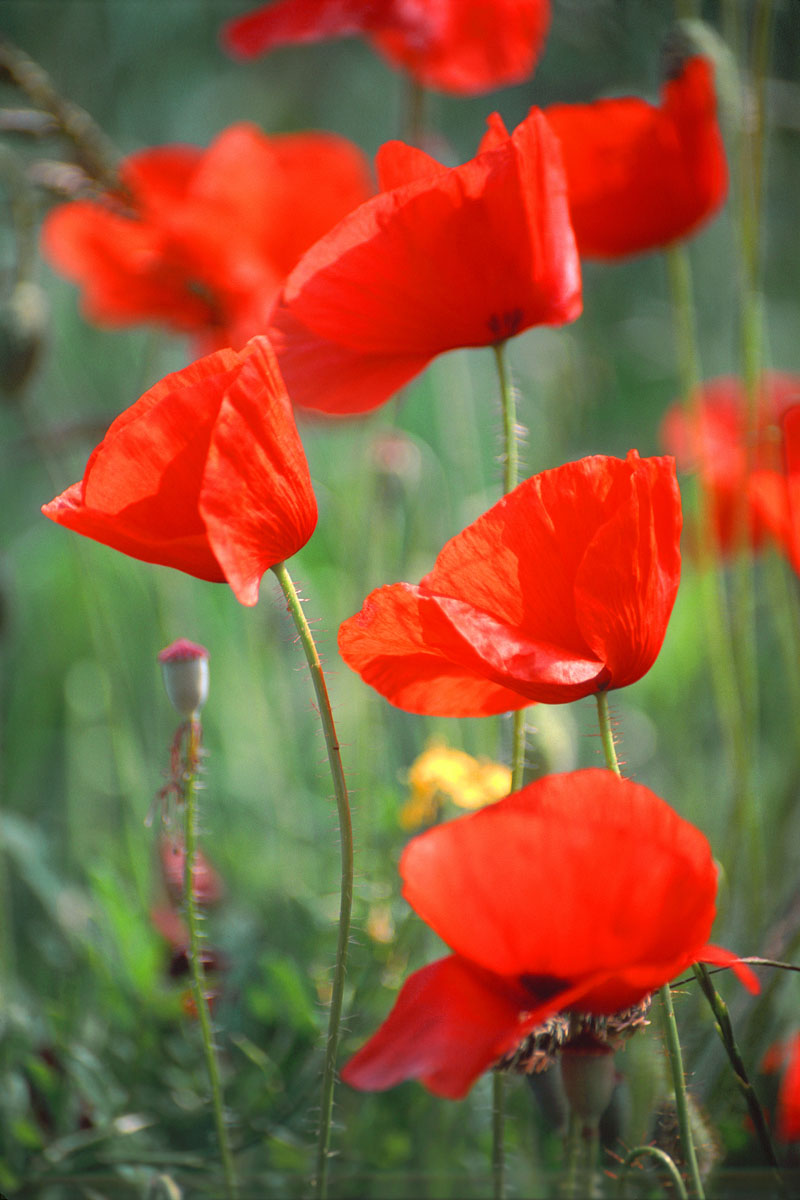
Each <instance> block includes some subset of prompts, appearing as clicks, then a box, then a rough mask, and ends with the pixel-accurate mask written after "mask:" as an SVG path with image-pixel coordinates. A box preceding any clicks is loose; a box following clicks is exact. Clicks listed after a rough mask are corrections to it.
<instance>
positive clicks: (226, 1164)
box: [183, 717, 238, 1200]
mask: <svg viewBox="0 0 800 1200" xmlns="http://www.w3.org/2000/svg"><path fill="white" fill-rule="evenodd" d="M199 760H200V722H199V720H197V719H196V717H192V718H191V720H190V721H189V729H188V745H187V750H186V762H185V771H184V790H183V809H184V833H183V852H184V858H183V895H184V908H185V913H186V924H187V926H188V928H189V966H190V969H191V980H192V996H193V998H194V1004H195V1009H196V1010H197V1019H198V1021H199V1022H200V1034H201V1037H202V1040H203V1053H204V1055H205V1060H206V1070H207V1071H208V1081H209V1084H210V1085H211V1100H212V1104H213V1107H214V1122H215V1124H216V1127H217V1140H218V1142H219V1152H220V1158H221V1159H222V1169H223V1172H224V1174H225V1194H226V1196H227V1197H228V1200H234V1198H235V1197H236V1196H237V1195H238V1188H237V1184H236V1173H235V1171H234V1166H233V1158H232V1156H231V1149H230V1144H229V1142H228V1130H227V1127H226V1125H225V1110H224V1108H223V1105H222V1085H221V1083H220V1075H219V1065H218V1063H217V1054H216V1049H215V1046H214V1033H213V1030H212V1028H211V1013H210V1011H209V1007H208V1001H207V1000H206V994H205V990H204V988H203V963H202V958H201V953H200V930H199V922H198V914H197V902H196V900H195V894H194V861H195V856H196V854H197V767H198V763H199Z"/></svg>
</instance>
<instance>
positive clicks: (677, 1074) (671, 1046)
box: [658, 983, 705, 1200]
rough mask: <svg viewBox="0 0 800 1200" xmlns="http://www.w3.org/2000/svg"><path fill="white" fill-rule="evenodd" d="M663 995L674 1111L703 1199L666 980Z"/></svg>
mask: <svg viewBox="0 0 800 1200" xmlns="http://www.w3.org/2000/svg"><path fill="white" fill-rule="evenodd" d="M658 994H659V996H660V998H661V1029H662V1032H663V1034H664V1041H665V1042H666V1045H667V1056H668V1058H669V1065H670V1070H671V1071H672V1088H673V1091H674V1092H675V1112H676V1115H677V1118H678V1128H679V1129H680V1134H681V1145H682V1146H683V1153H684V1155H685V1157H686V1166H687V1168H688V1171H689V1178H690V1180H691V1183H692V1190H693V1192H694V1194H695V1196H697V1197H698V1198H699V1200H703V1197H704V1196H705V1192H704V1191H703V1181H702V1179H701V1178H700V1167H699V1166H698V1163H697V1154H696V1153H695V1148H694V1138H693V1137H692V1128H691V1125H690V1123H689V1105H688V1103H687V1099H686V1079H685V1076H684V1073H683V1055H682V1053H681V1041H680V1038H679V1037H678V1022H677V1021H676V1020H675V1009H674V1008H673V1007H672V992H671V991H670V989H669V984H668V983H665V984H664V986H663V987H662V988H659V992H658Z"/></svg>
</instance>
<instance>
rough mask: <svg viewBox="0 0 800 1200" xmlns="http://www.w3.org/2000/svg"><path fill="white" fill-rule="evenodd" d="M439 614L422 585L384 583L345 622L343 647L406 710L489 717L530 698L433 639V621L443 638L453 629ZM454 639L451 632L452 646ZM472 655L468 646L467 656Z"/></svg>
mask: <svg viewBox="0 0 800 1200" xmlns="http://www.w3.org/2000/svg"><path fill="white" fill-rule="evenodd" d="M423 601H426V602H427V603H426V606H425V607H424V608H423V603H422V602H423ZM426 614H427V628H426V621H425V616H426ZM436 618H437V611H436V609H435V606H433V605H432V604H431V603H430V600H429V598H427V597H420V593H419V589H418V588H413V587H411V586H410V585H409V584H405V583H398V584H393V585H391V586H389V587H384V588H380V589H379V590H378V591H377V592H373V593H372V595H371V596H369V597H368V598H367V600H366V601H365V603H364V607H363V608H362V610H361V612H359V613H357V614H356V615H355V616H354V617H351V618H350V619H349V620H347V621H345V622H344V623H343V624H342V625H341V627H340V629H339V650H340V652H341V655H342V657H343V658H344V660H345V662H346V663H348V665H349V666H351V667H352V668H353V670H355V671H358V673H359V674H360V675H361V677H362V678H363V679H364V681H365V682H366V683H369V684H370V685H371V686H372V687H374V688H375V689H376V691H378V692H380V693H381V695H383V696H385V697H386V698H387V699H388V700H389V701H390V702H391V703H392V704H395V705H397V706H398V707H399V708H403V709H405V710H406V711H407V712H421V713H438V714H441V715H447V716H490V715H492V714H494V713H500V712H508V711H510V710H512V709H516V708H523V707H524V706H525V705H526V704H528V703H530V701H529V699H527V698H525V697H524V696H520V695H519V694H518V693H515V692H512V691H509V690H508V689H507V688H505V687H503V686H502V685H499V684H497V683H495V682H493V681H492V680H490V679H487V678H486V676H485V674H484V672H483V670H480V669H479V670H478V671H476V670H474V669H470V667H469V666H468V665H467V664H466V661H464V662H459V661H454V660H453V659H452V658H451V657H450V656H449V655H448V654H447V653H446V652H445V651H444V650H443V649H440V648H439V646H438V645H437V644H436V642H435V641H433V642H432V641H431V640H429V639H430V633H431V625H432V624H434V623H437V625H438V628H439V631H440V632H441V634H442V640H445V639H446V637H447V635H448V633H449V632H451V630H450V628H449V626H448V625H447V624H446V623H445V622H443V621H442V620H441V619H440V620H439V621H438V622H436ZM453 641H454V637H452V636H451V637H450V643H451V645H452V643H453ZM460 644H463V643H460ZM467 657H468V655H467V653H466V651H465V653H464V654H463V658H464V660H466V659H467Z"/></svg>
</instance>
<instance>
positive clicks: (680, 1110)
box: [596, 692, 704, 1200]
mask: <svg viewBox="0 0 800 1200" xmlns="http://www.w3.org/2000/svg"><path fill="white" fill-rule="evenodd" d="M596 699H597V719H598V723H599V726H600V737H601V739H602V742H603V752H604V754H605V758H606V766H607V767H608V769H609V770H610V771H613V772H614V774H615V775H617V776H619V777H620V778H622V772H621V771H620V769H619V761H618V759H617V751H616V747H615V745H614V733H613V730H612V728H611V718H610V716H609V712H608V694H607V693H606V692H597V693H596ZM659 996H660V997H661V1012H662V1027H663V1031H664V1040H665V1042H666V1045H667V1052H668V1057H669V1065H670V1070H671V1072H672V1086H673V1090H674V1092H675V1111H676V1114H677V1117H678V1128H679V1129H680V1135H681V1144H682V1146H683V1152H684V1154H685V1156H686V1165H687V1167H688V1169H689V1175H690V1178H691V1180H692V1187H693V1189H694V1193H695V1195H696V1196H697V1197H699V1198H700V1200H703V1196H704V1192H703V1182H702V1180H701V1178H700V1169H699V1167H698V1165H697V1155H696V1153H695V1149H694V1140H693V1138H692V1129H691V1125H690V1123H689V1106H688V1103H687V1100H686V1080H685V1078H684V1074H683V1055H682V1054H681V1043H680V1038H679V1037H678V1023H677V1021H676V1020H675V1010H674V1009H673V1007H672V993H671V992H670V990H669V984H668V983H665V984H664V986H663V987H662V988H660V989H659Z"/></svg>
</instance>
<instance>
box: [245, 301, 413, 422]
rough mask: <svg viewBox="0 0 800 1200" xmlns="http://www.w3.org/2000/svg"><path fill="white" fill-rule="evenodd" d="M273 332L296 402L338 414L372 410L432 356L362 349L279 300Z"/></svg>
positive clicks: (282, 369)
mask: <svg viewBox="0 0 800 1200" xmlns="http://www.w3.org/2000/svg"><path fill="white" fill-rule="evenodd" d="M267 336H268V337H269V340H270V343H271V344H272V346H273V348H274V350H275V353H276V354H277V356H278V363H279V366H280V372H281V375H282V376H283V379H284V382H285V384H286V390H287V391H288V393H289V395H290V396H291V398H292V403H293V404H295V405H296V406H297V407H298V408H308V409H313V410H315V411H317V412H324V413H327V414H328V415H329V416H332V417H348V416H353V415H354V414H356V413H362V412H368V411H369V410H370V409H372V408H375V407H377V405H379V404H383V403H385V402H386V401H387V400H389V399H390V398H391V397H392V396H393V395H394V394H395V392H398V391H399V390H400V388H402V387H404V386H405V385H406V384H407V383H410V382H411V380H412V379H414V377H415V376H416V375H418V374H419V373H420V371H423V370H424V369H425V367H427V365H428V363H429V362H430V358H429V357H428V356H427V355H425V356H419V355H416V356H413V355H379V354H359V353H358V351H354V350H348V349H347V348H346V347H345V346H339V345H337V343H336V342H331V341H328V340H327V339H326V338H323V337H320V336H319V335H318V334H316V333H313V332H312V330H310V329H308V328H306V326H305V325H303V324H302V323H301V322H300V321H298V320H297V318H296V317H295V316H294V314H293V313H292V312H291V311H289V310H288V309H287V308H285V307H284V306H283V305H282V304H278V305H277V307H276V308H275V309H274V310H273V312H272V314H271V316H270V321H269V327H268V329H267Z"/></svg>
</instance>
